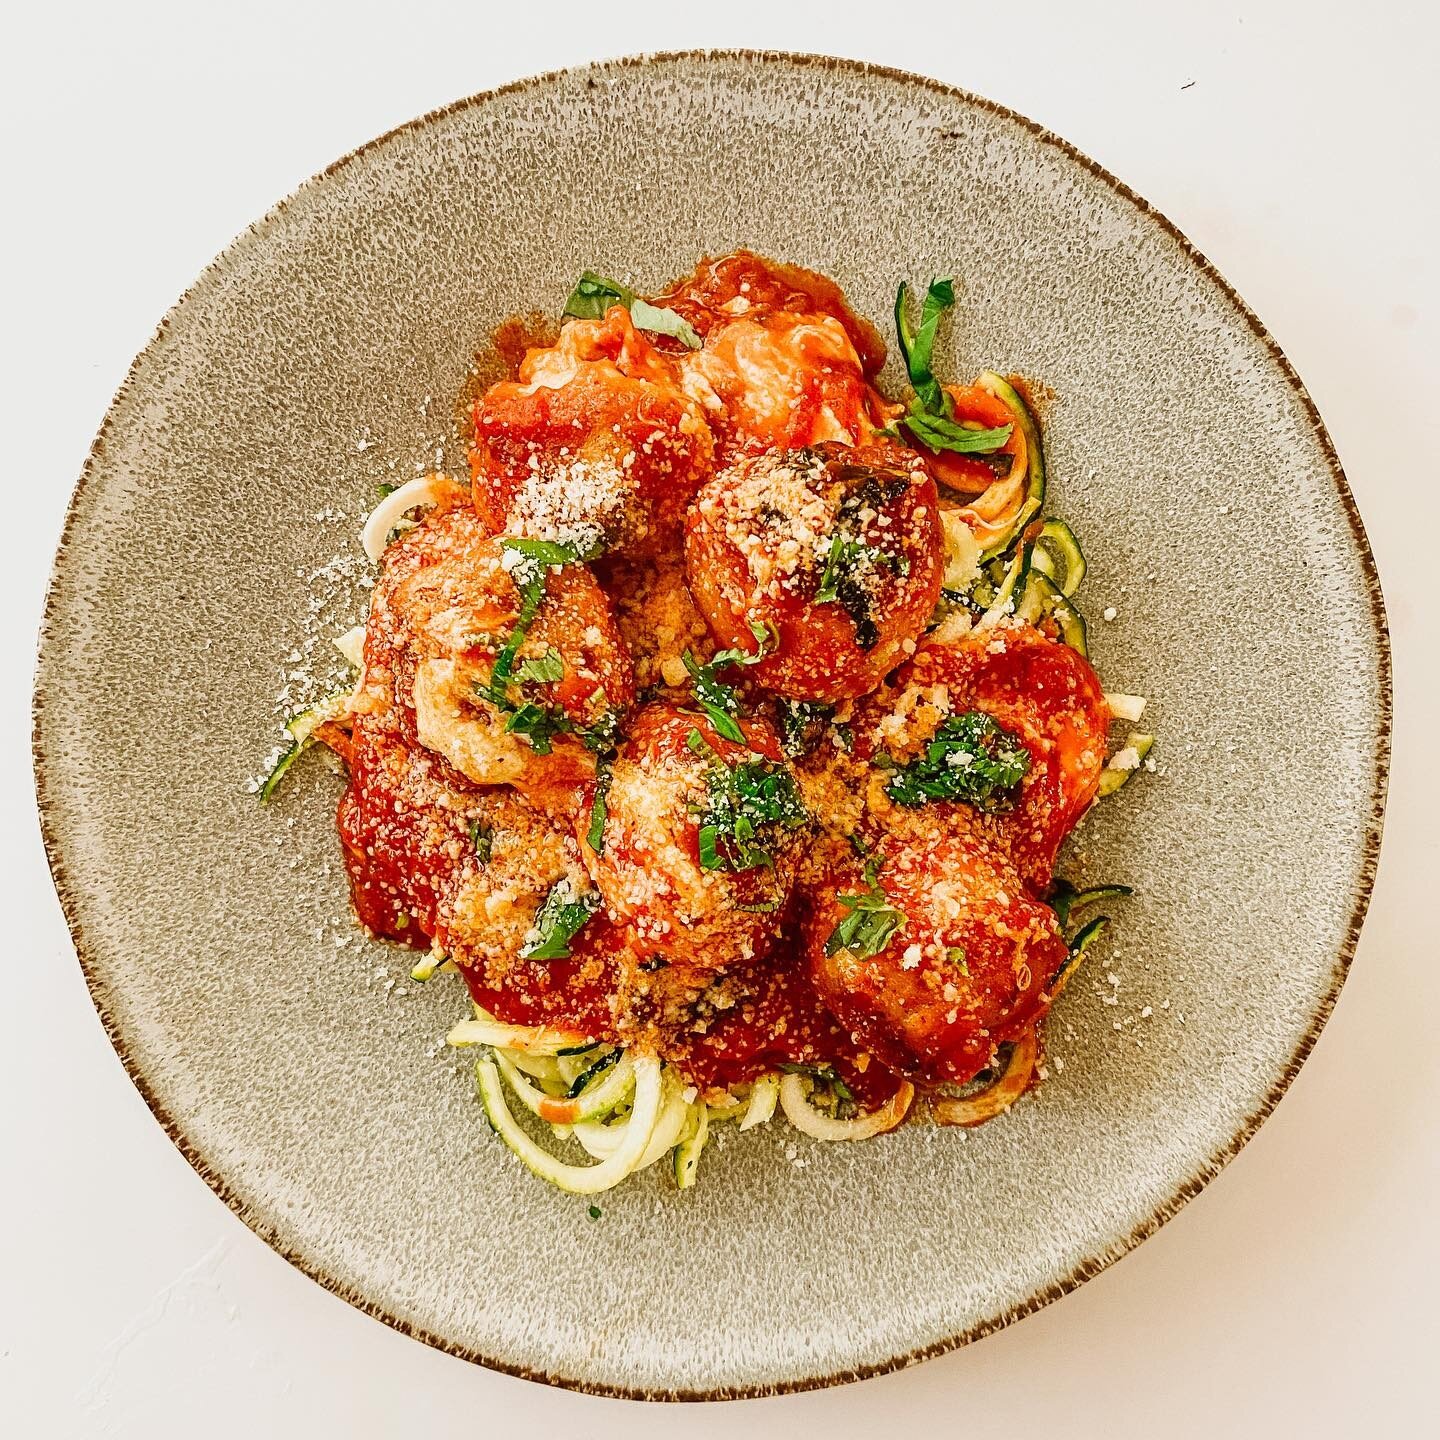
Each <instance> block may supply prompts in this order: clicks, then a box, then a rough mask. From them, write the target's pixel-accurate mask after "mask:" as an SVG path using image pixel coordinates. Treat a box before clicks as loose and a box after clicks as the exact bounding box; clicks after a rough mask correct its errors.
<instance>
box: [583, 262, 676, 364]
mask: <svg viewBox="0 0 1440 1440" xmlns="http://www.w3.org/2000/svg"><path fill="white" fill-rule="evenodd" d="M612 305H621V306H624V308H625V309H626V310H628V311H629V312H630V318H631V319H632V320H633V321H634V322H635V327H636V329H638V330H649V331H651V332H652V333H653V334H656V335H669V336H671V337H672V338H674V339H676V340H678V341H680V343H681V344H682V345H685V346H688V347H689V348H690V349H691V350H698V349H699V348H700V346H701V344H702V343H703V342H702V341H701V339H700V337H699V335H697V334H696V333H695V329H694V327H693V326H692V325H691V324H690V322H689V321H688V320H686V319H685V317H684V316H683V315H677V314H676V313H675V311H673V310H667V309H665V308H664V307H663V306H660V305H652V304H651V303H650V302H649V301H648V300H642V299H641V298H640V297H639V296H638V295H637V294H636V293H635V292H634V291H633V290H632V289H630V287H629V286H628V285H622V284H620V282H619V281H618V280H607V279H605V277H604V276H603V275H597V274H596V273H595V272H594V271H593V270H586V271H585V272H584V273H583V274H582V275H581V276H580V278H579V279H578V280H577V281H576V282H575V288H574V289H573V290H572V291H571V292H570V298H569V299H568V300H566V302H565V309H564V310H563V311H562V312H561V313H562V314H564V315H573V316H574V317H576V318H577V319H580V320H599V319H601V318H602V317H603V316H604V314H605V312H606V311H607V310H609V308H610V307H611V306H612Z"/></svg>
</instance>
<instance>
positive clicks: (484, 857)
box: [470, 820, 495, 865]
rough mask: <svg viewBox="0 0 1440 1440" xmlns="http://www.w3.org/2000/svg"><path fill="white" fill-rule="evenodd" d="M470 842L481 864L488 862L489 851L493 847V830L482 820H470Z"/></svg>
mask: <svg viewBox="0 0 1440 1440" xmlns="http://www.w3.org/2000/svg"><path fill="white" fill-rule="evenodd" d="M470 844H471V846H472V847H473V848H474V851H475V856H476V858H477V859H478V860H479V861H480V863H481V864H482V865H488V864H489V863H490V852H491V851H492V850H493V849H494V848H495V832H494V830H492V829H491V828H490V826H488V825H487V824H486V823H485V822H484V821H483V820H472V821H471V822H470Z"/></svg>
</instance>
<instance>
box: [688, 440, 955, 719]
mask: <svg viewBox="0 0 1440 1440" xmlns="http://www.w3.org/2000/svg"><path fill="white" fill-rule="evenodd" d="M685 567H686V578H687V580H688V581H689V585H690V589H691V592H692V593H693V594H694V596H695V601H696V604H697V605H698V606H699V607H700V610H701V613H702V614H703V615H704V616H705V619H706V621H707V623H708V624H709V626H710V630H711V633H712V635H713V636H714V637H715V640H716V643H717V644H718V645H720V646H721V647H732V646H733V647H738V648H740V649H742V650H746V651H748V652H750V653H754V652H755V650H756V647H757V641H756V639H755V635H754V629H755V627H756V626H760V627H763V628H764V629H765V630H766V631H768V632H769V633H770V635H771V644H772V647H773V648H772V649H771V650H770V652H769V653H767V654H766V656H765V658H764V659H763V660H761V661H760V662H759V663H758V664H756V665H755V666H753V667H752V668H751V670H750V672H749V673H750V675H751V677H752V678H753V679H754V680H755V681H756V683H758V684H759V685H762V686H764V687H765V688H767V689H770V690H774V691H776V692H777V693H779V694H781V695H787V696H790V697H792V698H795V699H801V700H821V701H833V700H840V699H846V698H851V697H854V696H857V695H863V694H865V693H866V692H867V691H869V690H873V689H874V688H875V687H876V686H877V685H878V684H879V683H880V682H881V680H882V679H883V678H884V676H885V675H886V674H887V673H888V672H889V671H890V670H892V669H894V667H895V666H897V665H899V664H900V663H901V662H902V661H903V660H905V659H906V657H907V654H908V653H910V652H913V651H914V649H915V643H916V641H917V639H918V637H919V636H920V634H921V631H922V629H923V627H924V625H925V624H926V622H927V621H928V620H929V619H930V616H931V614H932V612H933V611H934V608H935V602H936V600H937V599H938V598H939V594H940V579H941V574H942V571H943V568H944V558H943V548H942V544H941V532H940V518H939V505H938V500H937V496H936V491H935V482H934V480H933V479H931V477H930V475H929V473H928V472H927V471H926V469H925V468H924V466H923V465H922V464H921V463H919V462H918V461H916V460H915V459H914V458H913V457H911V456H909V455H907V453H906V452H905V451H903V450H900V449H897V448H894V447H890V446H865V447H862V448H860V449H854V450H852V449H847V448H845V447H842V446H838V445H822V446H816V447H814V448H812V449H808V450H798V451H790V452H781V453H777V454H772V455H762V456H758V457H756V458H754V459H750V460H743V461H741V462H739V463H738V464H736V465H734V466H732V467H731V468H729V469H727V470H724V471H722V472H721V473H720V474H718V475H717V476H716V477H715V478H714V479H713V480H711V481H710V483H709V484H707V485H706V486H705V488H704V489H703V490H702V491H701V492H700V494H699V495H698V496H697V497H696V500H695V503H694V504H693V505H692V506H691V508H690V513H689V515H688V516H687V517H686V523H685Z"/></svg>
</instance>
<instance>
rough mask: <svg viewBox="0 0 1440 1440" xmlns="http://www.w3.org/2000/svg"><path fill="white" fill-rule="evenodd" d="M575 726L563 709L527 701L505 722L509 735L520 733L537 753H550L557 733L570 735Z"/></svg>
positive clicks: (506, 731)
mask: <svg viewBox="0 0 1440 1440" xmlns="http://www.w3.org/2000/svg"><path fill="white" fill-rule="evenodd" d="M574 728H575V726H574V724H573V722H572V721H571V720H570V718H569V716H567V715H566V714H565V712H564V711H563V710H559V709H556V708H555V707H554V706H547V705H536V704H535V703H534V702H533V701H528V700H527V701H526V702H525V704H523V705H521V706H520V707H519V709H517V710H516V711H515V712H514V714H512V715H511V716H510V718H509V719H508V720H507V721H506V722H505V733H506V734H507V735H519V736H520V737H521V738H522V739H524V740H526V741H527V742H528V743H529V745H530V748H531V749H532V750H533V751H534V752H535V753H536V754H537V755H548V754H549V753H550V751H551V750H552V749H553V748H554V747H553V744H552V742H553V741H554V739H555V737H556V736H557V735H568V734H570V732H571V731H572V730H574Z"/></svg>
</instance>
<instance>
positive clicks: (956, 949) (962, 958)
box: [945, 945, 970, 975]
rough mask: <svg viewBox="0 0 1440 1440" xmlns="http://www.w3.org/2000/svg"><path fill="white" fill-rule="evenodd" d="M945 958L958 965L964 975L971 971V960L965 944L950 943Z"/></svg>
mask: <svg viewBox="0 0 1440 1440" xmlns="http://www.w3.org/2000/svg"><path fill="white" fill-rule="evenodd" d="M945 958H946V959H947V960H948V961H949V962H950V963H951V964H952V965H954V966H956V967H957V968H958V969H959V971H960V973H961V974H962V975H968V974H969V973H970V961H969V959H968V957H967V956H966V954H965V947H964V946H963V945H950V946H947V947H946V950H945Z"/></svg>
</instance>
